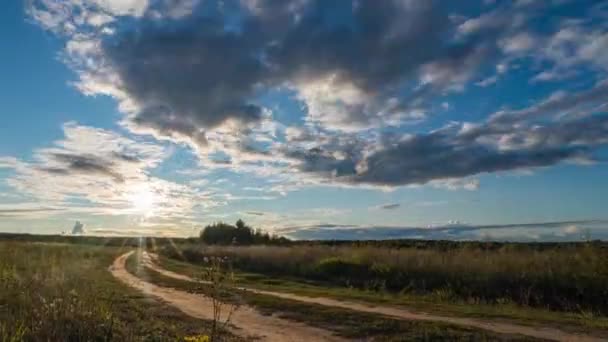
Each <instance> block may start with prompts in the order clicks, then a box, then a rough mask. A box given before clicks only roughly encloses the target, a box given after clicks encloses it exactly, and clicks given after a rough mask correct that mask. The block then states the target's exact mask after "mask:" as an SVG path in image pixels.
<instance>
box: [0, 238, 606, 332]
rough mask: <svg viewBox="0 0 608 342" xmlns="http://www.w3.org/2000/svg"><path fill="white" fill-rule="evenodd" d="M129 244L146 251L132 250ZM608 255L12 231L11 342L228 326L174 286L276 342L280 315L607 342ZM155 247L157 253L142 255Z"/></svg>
mask: <svg viewBox="0 0 608 342" xmlns="http://www.w3.org/2000/svg"><path fill="white" fill-rule="evenodd" d="M130 251H136V253H134V254H131V255H130V256H128V257H126V255H125V253H127V252H130ZM146 251H147V252H146ZM607 254H608V248H606V245H604V244H601V243H582V244H570V245H541V246H537V245H523V244H521V245H512V244H506V245H495V244H485V245H484V244H466V243H465V244H451V243H450V244H446V245H440V244H436V243H428V244H420V243H416V244H410V243H405V242H403V243H401V244H395V242H391V243H387V244H386V245H383V244H380V243H370V244H362V243H359V244H345V243H341V244H337V245H335V244H334V245H327V244H321V243H312V242H310V243H293V244H289V245H287V246H206V245H202V244H200V243H198V242H196V241H195V240H192V239H190V240H178V239H175V240H162V239H103V238H65V237H34V236H32V237H28V236H4V237H2V238H0V341H55V340H70V341H112V340H116V341H144V340H145V341H148V340H157V341H176V340H177V341H190V340H197V339H198V340H201V341H202V340H204V339H203V337H205V338H206V337H207V336H216V335H215V334H212V333H211V332H212V327H213V323H214V322H213V321H214V320H213V317H209V316H208V315H207V314H208V313H209V310H210V309H209V308H205V307H200V306H205V305H207V304H204V303H208V302H205V301H200V303H203V304H200V305H199V307H196V305H194V307H193V308H192V309H188V308H186V307H183V306H180V305H179V302H177V301H175V300H173V299H174V298H172V297H162V296H161V295H167V296H169V295H171V294H176V295H179V296H182V295H183V296H186V295H187V296H190V297H187V298H194V299H195V300H198V298H200V299H201V300H206V298H213V299H216V298H217V299H218V300H219V301H220V302H221V303H223V304H222V305H224V306H229V305H235V308H237V309H236V311H235V315H234V317H233V319H232V321H231V322H230V324H229V325H227V326H226V329H222V330H221V332H220V333H219V334H218V335H217V337H216V338H215V339H216V340H224V341H225V340H227V341H231V340H240V339H243V340H251V335H248V333H252V335H256V334H255V332H256V331H255V329H253V328H252V326H249V327H248V326H247V325H248V322H250V321H251V319H254V320H256V321H255V324H256V325H258V326H262V331H263V330H264V329H267V330H268V336H266V338H262V340H271V341H272V340H281V338H280V337H278V338H274V339H273V338H271V337H272V336H281V335H280V334H282V333H283V331H280V329H278V330H277V328H276V327H278V326H281V324H284V326H292V327H293V329H290V330H293V331H292V332H291V333H292V334H296V333H298V334H300V335H298V336H302V335H301V334H308V333H310V334H316V333H318V334H320V335H317V336H324V339H327V340H332V341H333V340H336V341H341V340H353V339H354V340H361V339H365V340H373V341H424V340H437V339H442V340H466V341H478V340H483V341H487V340H536V339H543V338H546V339H555V338H556V339H561V338H563V336H566V335H560V334H573V335H571V336H580V337H581V338H583V337H585V338H587V337H589V338H590V339H589V340H594V339H593V338H592V337H590V336H594V337H595V338H597V340H600V339H602V338H604V337H607V336H608V317H606V315H607V308H608V304H607V302H606V301H607V298H608V292H607V290H606V288H605V284H606V283H608V282H607V281H608V265H607V263H606V261H605V260H608V259H607V258H606V257H607V256H608V255H607ZM119 256H123V257H126V258H125V261H126V262H125V264H124V267H125V271H126V272H128V273H129V274H130V276H131V277H137V279H142V281H144V282H145V283H143V285H141V286H140V288H139V289H138V288H137V286H134V285H133V284H129V283H125V282H124V281H120V280H119V279H117V278H116V277H115V276H113V273H111V272H109V271H108V267H109V266H110V265H112V264H113V263H116V261H115V260H119V259H117V258H118V257H119ZM146 256H152V257H153V259H152V260H153V261H148V262H144V261H142V260H147V259H146ZM218 261H219V262H221V264H222V265H223V266H222V271H220V272H221V273H222V274H223V275H225V276H229V278H230V279H231V281H230V283H229V284H223V285H222V286H220V291H219V292H218V291H216V290H217V283H215V282H213V281H212V282H211V283H208V282H200V281H201V280H203V281H204V280H208V279H209V277H208V276H206V275H208V274H209V270H210V269H213V268H214V267H215V265H217V263H218ZM146 284H147V285H146ZM151 287H153V288H154V289H156V290H151V291H149V292H146V291H144V292H141V291H140V290H141V289H145V288H151ZM164 289H171V290H170V291H171V292H169V290H164ZM154 291H164V292H159V293H161V294H158V293H155V292H154ZM184 298H185V297H184ZM336 300H339V302H338V301H336ZM176 303H177V304H176ZM197 303H198V302H197ZM368 305H373V306H368ZM208 309H209V310H208ZM383 309H384V310H385V311H386V312H385V311H382V310H383ZM189 310H190V311H189ZM391 310H393V311H395V310H396V311H395V312H397V314H394V315H392V314H390V313H391V312H392V311H391ZM400 310H401V311H400ZM406 310H407V311H406ZM400 312H406V313H407V314H408V315H410V314H411V319H404V318H403V317H400V316H399V315H398V314H399V313H400ZM199 313H200V314H199ZM419 313H424V314H419ZM407 317H409V316H407ZM421 317H422V318H421ZM248 319H249V321H248ZM290 322H291V323H290ZM252 324H253V323H252ZM264 324H267V325H268V326H265V325H264ZM501 324H502V325H501ZM273 326H274V327H275V330H277V331H275V333H276V334H275V335H273V332H272V329H273ZM298 327H299V328H298ZM536 327H543V329H536ZM250 328H251V329H250ZM298 329H299V330H298ZM284 330H286V329H284ZM537 330H538V331H541V332H540V333H537V332H536V331H537ZM311 336H314V335H309V336H308V339H309V340H312V339H315V338H314V337H312V338H311ZM302 339H306V338H305V336H304V337H302ZM319 339H321V338H319ZM296 340H299V338H298V339H296Z"/></svg>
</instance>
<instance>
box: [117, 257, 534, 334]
mask: <svg viewBox="0 0 608 342" xmlns="http://www.w3.org/2000/svg"><path fill="white" fill-rule="evenodd" d="M127 270H128V271H129V272H131V273H133V274H135V275H137V276H139V277H143V278H145V279H146V281H149V282H152V283H154V284H157V285H159V286H164V287H171V288H177V289H180V290H183V291H188V292H191V293H201V294H204V295H208V294H209V292H210V291H211V289H210V288H209V286H208V285H204V284H197V283H193V282H188V281H182V280H176V279H173V278H169V277H166V276H164V275H162V274H160V273H158V272H156V271H154V270H151V269H148V268H142V267H139V266H138V263H137V257H136V256H131V257H130V258H129V259H128V260H127ZM200 274H202V272H201V273H199V274H198V275H200ZM223 300H225V301H227V302H238V303H240V304H247V305H249V306H252V307H255V308H256V309H257V310H258V311H260V312H262V313H263V314H268V315H271V314H274V315H278V316H279V317H282V318H285V319H289V320H293V321H298V322H302V323H305V324H308V325H311V326H316V327H322V328H325V329H327V330H331V331H334V332H335V333H336V334H338V335H340V336H343V337H347V338H354V339H372V340H374V341H432V340H442V341H532V340H534V339H531V338H527V337H522V336H511V335H500V334H495V333H492V332H487V331H484V330H480V329H475V328H467V327H461V326H456V325H450V324H445V323H437V322H423V321H402V320H397V319H391V318H388V317H383V316H380V315H374V314H367V313H360V312H355V311H351V310H347V309H341V308H331V307H327V306H322V305H317V304H309V303H302V302H298V301H293V300H286V299H279V298H276V297H273V296H267V295H261V294H254V293H251V292H247V291H238V290H232V291H230V292H227V293H225V294H224V296H223Z"/></svg>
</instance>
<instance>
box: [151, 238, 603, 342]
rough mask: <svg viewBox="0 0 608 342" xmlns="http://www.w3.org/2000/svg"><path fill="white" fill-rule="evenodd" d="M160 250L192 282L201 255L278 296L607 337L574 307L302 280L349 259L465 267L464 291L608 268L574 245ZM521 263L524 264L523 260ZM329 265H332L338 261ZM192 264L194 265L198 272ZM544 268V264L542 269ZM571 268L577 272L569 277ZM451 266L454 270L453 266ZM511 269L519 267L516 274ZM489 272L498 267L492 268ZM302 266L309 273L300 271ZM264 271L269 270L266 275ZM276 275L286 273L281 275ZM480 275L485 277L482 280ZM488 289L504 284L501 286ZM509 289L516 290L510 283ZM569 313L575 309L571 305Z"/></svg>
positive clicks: (597, 253) (592, 317)
mask: <svg viewBox="0 0 608 342" xmlns="http://www.w3.org/2000/svg"><path fill="white" fill-rule="evenodd" d="M520 248H521V247H520ZM161 252H162V253H164V255H168V256H170V257H171V258H167V257H162V256H161V258H160V261H161V263H162V266H163V267H165V268H167V269H169V270H173V271H175V272H178V273H183V274H187V275H191V276H196V275H197V274H198V273H199V272H200V270H201V268H200V265H201V264H203V263H204V262H203V260H204V256H213V255H216V256H219V255H222V256H228V257H229V258H230V259H231V260H234V262H235V267H236V268H237V269H240V270H241V271H239V272H237V273H236V275H237V279H238V282H239V284H240V285H243V286H249V287H253V288H258V289H265V290H273V291H283V292H290V293H296V294H301V295H308V296H327V297H333V298H336V299H348V300H357V301H363V302H370V303H382V304H385V305H404V306H407V307H408V308H412V309H415V310H418V311H425V312H432V313H435V314H442V315H453V316H465V317H481V318H492V319H499V320H508V321H515V322H517V323H520V324H528V325H551V326H556V327H559V328H560V329H563V330H567V331H572V332H586V331H589V330H592V331H594V332H596V333H597V334H600V335H602V336H608V318H607V317H605V316H602V315H601V314H599V313H597V312H593V311H590V310H585V309H581V308H580V306H579V307H578V308H576V309H573V311H565V310H554V309H553V310H552V307H551V306H542V305H525V304H522V303H518V302H516V301H514V300H512V299H511V298H508V297H507V298H498V299H495V300H492V301H488V300H480V299H479V298H478V297H476V296H474V295H471V296H461V295H456V294H455V292H454V291H452V290H450V289H449V287H446V288H442V287H437V288H435V289H434V290H433V291H416V290H412V289H402V290H401V291H391V290H390V289H386V288H378V287H372V286H368V287H356V286H352V285H351V286H347V284H344V283H340V282H337V281H333V280H332V279H330V280H327V279H323V278H322V277H321V279H319V277H306V276H305V274H307V272H309V271H308V270H310V269H314V268H316V267H318V265H319V264H322V263H327V262H328V261H327V260H329V263H330V264H331V266H330V267H327V266H326V265H323V266H322V268H324V272H326V274H327V276H328V277H332V273H330V272H329V269H331V268H335V274H341V275H342V277H344V275H345V274H348V272H354V271H352V270H348V267H343V265H342V264H341V262H340V261H339V260H341V258H350V259H347V260H359V263H360V264H363V263H364V261H366V260H374V262H376V265H378V264H379V263H384V264H385V265H388V266H387V267H393V268H397V267H399V268H400V269H401V270H407V269H412V268H415V269H417V270H421V269H425V267H428V269H426V271H425V272H426V273H431V272H433V271H435V272H439V274H442V272H450V273H451V274H452V276H456V273H454V272H455V271H451V270H450V269H449V267H451V266H454V267H455V269H456V271H458V270H462V269H463V268H467V269H468V270H469V271H468V272H473V270H475V272H478V273H480V276H478V277H473V278H468V277H467V276H466V275H465V276H463V279H462V280H460V282H461V283H462V285H461V286H465V285H466V282H467V281H471V282H474V281H480V280H479V279H480V278H482V277H481V275H483V277H492V276H493V275H494V274H497V273H498V274H502V275H503V277H506V276H508V274H509V273H508V272H511V273H512V274H511V275H510V277H511V278H512V279H521V281H522V282H525V279H526V278H524V277H522V276H521V275H522V274H526V273H528V274H532V273H533V271H532V270H533V269H536V270H537V271H536V273H549V272H553V273H557V274H554V275H553V277H559V276H564V271H563V269H565V270H567V271H568V272H572V273H574V274H573V275H568V274H565V276H567V277H574V278H576V277H577V276H578V275H580V274H585V273H589V272H591V270H602V269H604V268H606V266H607V265H606V263H605V262H603V261H602V260H607V259H601V257H602V255H603V253H605V250H603V249H601V248H599V247H588V246H580V245H574V246H572V247H569V248H566V249H561V250H560V249H550V250H541V251H538V250H530V249H525V248H523V249H520V250H518V249H514V248H511V249H509V248H504V246H503V248H502V249H498V250H489V251H487V250H486V251H483V250H452V252H451V253H450V252H449V251H438V250H413V249H400V250H396V249H394V250H391V249H388V248H382V250H380V248H378V247H373V248H369V247H352V246H347V247H344V246H342V247H337V248H336V247H325V246H296V247H264V246H254V247H198V246H197V247H189V248H185V249H184V250H183V251H180V253H176V252H175V250H161ZM443 253H445V254H443ZM201 255H202V257H201ZM555 256H557V257H556V259H551V258H552V257H555ZM594 257H595V258H599V259H598V260H594V261H590V264H587V263H586V262H583V261H589V260H590V259H593V258H594ZM176 259H186V260H189V261H191V262H190V263H189V262H182V261H179V260H176ZM522 259H528V260H527V261H526V262H524V261H523V260H522ZM306 260H308V263H306ZM335 260H338V262H336V261H335ZM509 260H512V261H509ZM573 260H574V261H573ZM577 260H578V261H577ZM389 261H390V263H389ZM568 261H569V262H570V264H569V265H564V266H563V269H562V270H561V271H559V272H557V271H551V270H556V269H558V268H559V267H558V265H560V264H559V263H560V262H568ZM193 263H195V264H198V265H199V266H198V267H197V266H196V265H194V264H193ZM255 263H259V265H254V264H255ZM442 263H443V264H442ZM543 263H544V264H545V266H543V265H542V264H543ZM573 263H574V264H576V265H578V266H579V267H581V268H583V269H582V270H577V271H575V270H574V269H573V265H572V264H573ZM267 264H271V266H267ZM546 264H551V266H550V268H549V269H547V267H546ZM252 265H254V266H252ZM456 265H460V266H458V267H456ZM514 265H517V266H518V267H519V269H518V268H517V267H515V266H514ZM491 266H493V267H494V268H496V269H493V268H492V267H491ZM376 267H378V266H376ZM302 268H306V269H308V270H302ZM252 269H256V270H261V271H264V273H253V272H247V271H245V270H252ZM268 269H270V270H275V271H268ZM281 269H285V270H283V271H280V270H281ZM297 269H299V271H293V272H292V270H297ZM345 269H346V271H345ZM482 272H487V274H484V273H482ZM409 274H410V275H411V276H412V277H419V278H418V280H419V282H422V281H423V280H424V279H425V276H424V273H422V274H421V273H414V272H411V273H409ZM359 276H360V275H359ZM593 276H594V277H595V278H592V279H591V281H592V282H594V283H598V284H599V282H601V281H602V279H604V275H603V274H602V273H595V274H594V275H593ZM528 277H529V278H532V277H534V275H529V276H528ZM590 277H591V275H590ZM471 279H473V280H471ZM513 282H515V280H514V281H513ZM508 284H509V283H507V285H508ZM604 284H605V283H604ZM488 286H490V285H488ZM492 286H505V284H496V285H492ZM511 286H521V285H517V284H515V285H511ZM576 286H581V285H580V284H577V282H576V281H575V280H574V281H573V282H572V287H576ZM604 292H605V289H602V290H599V291H597V292H596V293H604ZM530 295H531V296H535V295H536V294H535V293H531V294H530ZM556 296H558V295H556ZM597 300H598V302H599V303H598V304H597V305H598V306H602V305H603V304H602V303H603V302H605V301H606V297H603V298H598V299H597ZM572 307H576V306H575V305H573V306H572Z"/></svg>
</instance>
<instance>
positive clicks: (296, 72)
mask: <svg viewBox="0 0 608 342" xmlns="http://www.w3.org/2000/svg"><path fill="white" fill-rule="evenodd" d="M1 6H2V10H1V11H0V75H2V77H1V78H0V118H1V119H2V123H1V124H0V231H3V232H16V233H37V234H58V233H70V232H71V231H72V230H73V229H75V228H78V229H76V230H78V231H84V232H85V233H86V234H95V235H155V236H193V235H196V234H198V231H199V230H200V228H201V227H203V226H204V225H206V224H209V223H212V222H218V221H225V222H234V221H236V220H237V219H239V218H242V219H243V220H245V221H246V222H247V223H249V224H250V225H252V226H254V227H258V228H263V229H265V230H267V231H269V232H272V233H276V234H281V235H285V236H288V237H291V238H296V239H331V238H338V239H382V238H421V239H425V238H430V239H454V240H470V239H482V240H517V241H537V240H538V241H563V240H581V239H587V238H590V237H591V238H597V239H606V238H608V211H607V210H606V203H608V180H607V178H606V175H607V173H606V160H607V157H608V148H607V146H608V107H607V105H608V77H607V76H608V74H607V72H608V1H586V0H553V1H541V0H517V1H490V0H479V1H466V2H463V1H414V0H383V1H376V0H375V1H371V0H369V1H366V0H359V1H346V0H336V1H321V0H292V1H277V0H251V1H246V0H241V1H239V0H226V1H216V0H28V1H23V2H20V1H7V2H4V3H3V4H2V5H1Z"/></svg>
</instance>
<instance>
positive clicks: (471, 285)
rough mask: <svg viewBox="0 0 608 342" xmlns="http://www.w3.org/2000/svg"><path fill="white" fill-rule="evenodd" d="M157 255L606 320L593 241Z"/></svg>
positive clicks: (603, 280) (606, 268) (600, 250)
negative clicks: (227, 262) (217, 260)
mask: <svg viewBox="0 0 608 342" xmlns="http://www.w3.org/2000/svg"><path fill="white" fill-rule="evenodd" d="M393 244H394V243H393ZM402 245H403V244H402ZM160 250H161V251H162V254H164V255H165V256H167V257H169V258H172V259H174V260H185V261H188V262H190V263H194V264H202V263H204V261H205V260H206V259H207V258H208V257H226V258H228V259H229V260H230V262H231V263H232V265H233V267H234V268H235V269H237V270H239V271H241V272H246V273H253V274H258V275H260V276H264V277H274V278H279V279H284V280H285V279H288V280H290V281H292V283H293V282H295V283H301V284H310V283H311V282H313V283H316V284H321V285H325V286H333V287H342V288H351V289H359V290H364V291H366V292H367V293H370V292H372V293H374V292H375V293H378V294H383V293H391V294H397V295H403V296H409V297H412V296H413V297H416V296H418V297H421V298H423V297H424V298H427V299H434V300H435V301H439V302H447V303H450V302H452V303H465V304H472V305H473V304H488V305H505V304H510V305H516V306H520V307H530V308H539V309H546V310H550V311H557V312H570V313H576V314H580V315H587V316H591V317H593V316H598V317H602V316H606V315H608V287H606V284H607V283H608V246H607V245H606V244H604V243H599V242H596V243H593V242H590V243H574V244H555V245H542V244H539V245H526V244H508V243H507V244H496V243H491V244H487V245H486V244H483V243H461V244H460V245H459V244H457V243H449V244H447V245H446V244H443V245H442V244H438V243H436V242H434V243H430V244H428V245H423V244H420V243H419V244H418V245H417V247H412V246H411V245H410V246H407V245H406V247H401V246H399V245H397V247H395V246H392V247H391V246H382V245H378V243H372V244H370V245H365V244H361V243H357V244H356V245H354V244H347V243H339V244H337V245H326V244H315V243H307V244H294V245H292V246H289V247H284V246H204V245H200V244H190V245H184V246H183V247H181V248H180V249H179V250H178V249H175V248H170V247H166V248H162V249H160Z"/></svg>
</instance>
